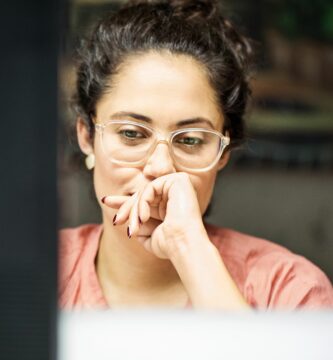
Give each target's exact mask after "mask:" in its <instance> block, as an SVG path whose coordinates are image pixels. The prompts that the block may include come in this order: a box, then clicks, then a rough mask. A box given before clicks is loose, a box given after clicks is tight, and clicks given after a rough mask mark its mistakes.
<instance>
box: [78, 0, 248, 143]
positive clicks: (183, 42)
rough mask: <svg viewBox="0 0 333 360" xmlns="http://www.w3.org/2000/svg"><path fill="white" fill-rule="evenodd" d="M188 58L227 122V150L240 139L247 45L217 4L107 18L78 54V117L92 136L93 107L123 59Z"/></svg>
mask: <svg viewBox="0 0 333 360" xmlns="http://www.w3.org/2000/svg"><path fill="white" fill-rule="evenodd" d="M151 50H153V51H161V52H162V51H168V52H170V53H171V54H182V55H187V56H191V57H192V58H194V59H195V60H196V61H198V62H199V63H201V64H202V65H203V66H204V68H205V69H206V72H207V75H208V78H209V81H210V83H211V85H212V87H213V89H214V90H215V93H216V98H217V102H218V104H219V105H220V108H221V111H222V113H223V114H224V117H225V124H224V129H223V130H224V131H228V132H229V135H230V138H231V147H235V146H237V145H239V144H240V143H241V142H243V140H244V119H243V117H244V112H245V108H246V104H247V101H248V97H249V95H250V87H249V74H250V63H251V61H250V60H251V58H252V47H251V45H250V41H249V40H248V39H246V38H245V37H244V36H242V35H241V34H240V33H239V32H238V31H237V30H236V29H235V28H234V26H233V25H232V24H231V22H230V21H229V20H227V19H225V18H224V16H223V15H222V10H221V8H220V6H219V3H218V1H217V0H216V1H214V0H211V1H209V0H206V1H203V0H199V1H198V0H171V1H161V0H160V1H147V0H146V1H142V0H141V1H140V0H139V1H130V2H128V3H127V4H126V5H125V6H123V7H122V8H120V9H119V10H118V11H117V12H115V13H111V14H109V15H108V16H107V17H105V18H104V19H102V20H101V21H100V22H99V23H98V24H97V26H96V27H95V28H94V29H93V31H92V33H91V35H90V37H89V38H87V39H85V40H83V41H82V43H81V46H80V48H79V51H78V66H77V80H76V93H75V95H74V97H73V105H74V108H75V111H76V114H77V116H78V117H80V118H81V119H82V120H83V121H84V122H85V123H86V125H87V127H88V129H89V131H90V135H91V138H93V136H94V126H93V122H92V118H93V116H94V115H95V108H96V103H97V102H98V100H99V99H100V98H101V97H102V96H103V94H104V93H105V92H106V91H107V90H109V89H110V86H112V85H111V83H112V81H111V80H112V77H113V76H114V75H115V74H117V72H118V71H119V70H120V68H121V65H122V64H123V63H124V61H125V60H126V58H127V57H129V56H132V55H135V54H142V53H145V52H148V51H151Z"/></svg>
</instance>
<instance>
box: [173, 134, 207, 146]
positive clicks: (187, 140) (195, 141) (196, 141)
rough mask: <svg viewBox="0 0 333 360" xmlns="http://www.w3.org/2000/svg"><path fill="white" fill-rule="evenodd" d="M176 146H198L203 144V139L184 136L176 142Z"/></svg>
mask: <svg viewBox="0 0 333 360" xmlns="http://www.w3.org/2000/svg"><path fill="white" fill-rule="evenodd" d="M176 143H177V144H182V145H187V146H189V147H190V146H199V145H202V144H203V143H204V141H203V139H202V138H200V137H197V136H186V135H183V136H182V137H180V138H177V140H176Z"/></svg>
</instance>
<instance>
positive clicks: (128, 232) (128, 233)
mask: <svg viewBox="0 0 333 360" xmlns="http://www.w3.org/2000/svg"><path fill="white" fill-rule="evenodd" d="M127 236H128V238H129V239H130V238H131V231H130V228H129V226H127Z"/></svg>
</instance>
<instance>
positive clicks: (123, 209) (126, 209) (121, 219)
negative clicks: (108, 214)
mask: <svg viewBox="0 0 333 360" xmlns="http://www.w3.org/2000/svg"><path fill="white" fill-rule="evenodd" d="M136 196H137V193H135V194H133V195H132V196H130V197H129V198H128V199H127V201H125V202H124V203H123V204H122V205H121V206H120V208H119V209H118V211H117V214H116V220H115V223H116V225H122V224H124V223H125V222H126V221H127V220H128V219H129V215H130V212H131V209H132V207H133V204H134V202H135V200H136Z"/></svg>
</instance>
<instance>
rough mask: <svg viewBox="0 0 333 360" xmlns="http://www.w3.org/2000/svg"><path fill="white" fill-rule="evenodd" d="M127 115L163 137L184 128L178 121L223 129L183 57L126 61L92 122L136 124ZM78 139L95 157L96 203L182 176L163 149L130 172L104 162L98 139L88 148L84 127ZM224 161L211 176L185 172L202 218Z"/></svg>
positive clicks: (107, 215) (206, 88)
mask: <svg viewBox="0 0 333 360" xmlns="http://www.w3.org/2000/svg"><path fill="white" fill-rule="evenodd" d="M117 113H118V115H116V114H117ZM119 113H121V114H123V115H119ZM125 113H131V114H136V115H138V116H144V117H146V118H149V119H150V122H149V124H148V125H149V126H151V127H153V128H155V129H156V130H158V131H159V132H160V133H162V134H164V135H167V134H168V133H169V132H170V131H173V130H175V129H179V128H182V127H184V125H183V126H180V125H179V122H180V121H182V120H185V119H192V118H195V119H197V118H204V119H207V120H208V121H210V122H211V124H212V127H213V129H215V130H218V131H221V129H222V127H223V126H222V125H223V115H222V113H221V111H220V109H219V107H218V106H217V104H216V103H215V100H214V91H213V89H212V87H211V86H210V84H209V82H208V79H207V77H206V75H205V72H204V71H203V69H202V68H201V67H200V65H199V64H197V63H196V62H195V61H194V60H193V59H192V58H190V57H188V56H184V55H178V56H175V55H170V54H158V53H148V54H145V55H139V56H135V57H132V58H130V59H129V60H128V61H127V62H126V63H125V64H124V66H122V67H121V69H120V71H119V73H118V75H117V76H116V77H115V78H113V81H112V88H111V89H110V91H109V92H108V93H106V94H105V95H104V96H103V97H102V98H101V100H100V101H99V102H98V103H97V106H96V119H95V120H96V122H97V123H103V122H105V121H107V120H109V119H112V118H116V119H120V120H122V119H125V120H132V121H137V119H136V118H134V117H133V116H131V115H126V114H125ZM124 114H125V115H124ZM142 122H143V123H145V121H141V123H142ZM190 126H191V125H186V127H190ZM192 126H193V125H192ZM195 127H204V128H207V124H206V123H205V122H197V123H195ZM208 129H209V127H208ZM78 137H79V143H80V146H81V149H82V150H83V152H85V153H86V154H88V153H89V152H91V151H93V152H94V154H95V159H96V160H95V169H94V184H95V191H96V196H97V199H98V200H99V201H100V199H101V198H102V197H104V196H106V195H131V194H133V193H134V192H136V191H138V190H140V189H141V188H142V187H144V185H145V184H147V183H148V182H150V181H152V180H153V179H155V178H157V177H160V176H162V175H167V174H172V173H175V172H177V171H181V170H179V169H177V166H176V165H175V164H174V163H173V160H172V158H171V156H170V154H169V149H168V146H167V145H166V144H165V143H159V144H158V145H157V146H156V148H155V151H154V152H153V153H152V154H151V156H150V157H149V158H148V159H147V161H146V163H145V164H143V165H142V166H138V167H128V166H123V165H122V166H120V165H116V164H114V163H112V162H110V161H109V160H108V159H107V158H106V155H105V153H104V152H103V150H102V147H101V143H100V137H99V136H98V134H96V136H95V138H94V143H93V147H92V146H91V144H89V142H88V140H87V139H88V134H87V130H86V128H85V127H84V126H83V125H82V124H81V125H80V124H79V125H78ZM226 161H227V156H225V157H224V158H223V159H222V160H221V161H220V162H219V163H218V164H217V165H216V166H215V167H214V168H212V169H211V170H209V171H206V172H201V173H191V172H188V174H189V175H190V179H191V181H192V184H193V186H194V188H195V190H196V192H197V196H198V201H199V205H200V209H201V212H202V214H203V213H204V212H205V210H206V208H207V206H208V204H209V202H210V199H211V196H212V192H213V187H214V183H215V178H216V174H217V171H218V170H219V169H220V168H222V167H223V166H224V165H225V163H226ZM102 211H103V217H104V219H108V220H109V221H110V222H111V221H112V218H113V215H114V212H113V210H111V209H109V208H106V207H105V206H102Z"/></svg>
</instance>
